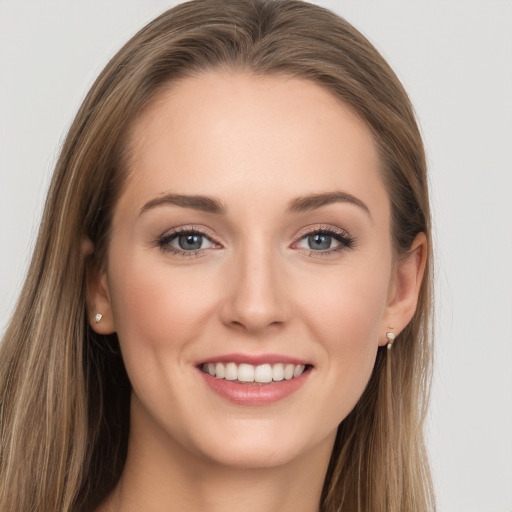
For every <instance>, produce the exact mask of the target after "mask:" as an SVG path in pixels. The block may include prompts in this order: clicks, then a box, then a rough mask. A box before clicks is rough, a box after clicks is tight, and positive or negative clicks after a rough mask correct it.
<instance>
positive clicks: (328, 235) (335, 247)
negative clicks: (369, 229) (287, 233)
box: [294, 228, 354, 254]
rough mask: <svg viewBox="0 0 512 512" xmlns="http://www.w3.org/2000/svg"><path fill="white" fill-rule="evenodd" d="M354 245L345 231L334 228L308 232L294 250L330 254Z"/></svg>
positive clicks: (295, 245)
mask: <svg viewBox="0 0 512 512" xmlns="http://www.w3.org/2000/svg"><path fill="white" fill-rule="evenodd" d="M353 245H354V239H353V238H352V237H350V236H349V235H348V234H347V233H346V232H345V231H343V230H338V229H334V228H322V229H316V230H314V231H310V232H309V233H307V234H306V235H304V236H302V237H301V238H300V240H299V241H298V242H296V244H294V248H298V249H305V250H306V251H309V252H310V253H317V254H322V253H325V254H331V253H334V252H338V251H341V250H344V249H348V248H350V247H352V246H353Z"/></svg>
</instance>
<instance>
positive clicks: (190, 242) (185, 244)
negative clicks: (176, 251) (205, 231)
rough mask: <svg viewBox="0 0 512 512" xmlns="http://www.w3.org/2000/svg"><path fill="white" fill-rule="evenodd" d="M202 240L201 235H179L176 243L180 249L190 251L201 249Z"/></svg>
mask: <svg viewBox="0 0 512 512" xmlns="http://www.w3.org/2000/svg"><path fill="white" fill-rule="evenodd" d="M202 238H203V237H202V236H201V235H181V236H180V237H179V239H178V242H179V245H180V248H181V249H185V250H189V251H190V250H195V249H200V248H201V245H202V242H203V240H202Z"/></svg>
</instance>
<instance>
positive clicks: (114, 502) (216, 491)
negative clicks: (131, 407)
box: [97, 419, 335, 512]
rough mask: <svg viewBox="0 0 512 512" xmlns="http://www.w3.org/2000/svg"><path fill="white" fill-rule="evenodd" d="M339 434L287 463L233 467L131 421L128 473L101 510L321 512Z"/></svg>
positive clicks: (116, 511)
mask: <svg viewBox="0 0 512 512" xmlns="http://www.w3.org/2000/svg"><path fill="white" fill-rule="evenodd" d="M146 427H147V426H146ZM143 432H144V435H141V434H142V433H143ZM153 434H154V433H153ZM334 436H335V433H333V435H332V438H329V439H326V440H324V441H322V443H321V444H320V445H317V446H315V447H313V448H312V449H311V450H309V451H307V452H305V453H303V454H301V455H300V456H298V457H297V458H295V459H294V460H292V461H290V462H288V463H286V464H282V465H279V466H274V467H265V468H261V467H259V468H247V467H233V466H225V465H222V464H219V463H216V462H215V461H212V460H209V459H207V458H205V457H204V456H201V455H198V454H195V453H193V452H191V451H190V450H188V449H187V448H186V447H183V446H182V445H181V444H179V443H177V442H176V441H175V440H173V439H172V438H169V437H168V436H166V439H165V441H163V439H162V438H161V437H160V436H159V435H147V429H146V428H145V426H144V425H142V424H140V425H137V422H134V421H133V419H132V423H131V432H130V441H129V448H128V457H127V461H126V465H125V468H124V470H123V474H122V476H121V479H120V481H119V483H118V485H117V486H116V488H115V489H114V491H113V493H112V494H111V495H110V496H109V498H108V499H107V500H106V501H105V503H104V504H103V505H102V506H101V507H100V508H99V509H98V511H97V512H132V511H133V512H135V511H137V512H138V511H140V510H144V511H147V512H175V511H180V512H199V511H205V510H206V511H208V512H221V511H222V512H225V511H226V510H243V511H244V512H261V511H262V510H264V511H265V512H278V511H279V512H288V511H290V512H292V511H293V512H317V511H318V510H319V506H320V497H321V492H322V487H323V482H324V478H325V473H326V471H327V465H328V463H329V458H330V454H331V451H332V446H333V443H334Z"/></svg>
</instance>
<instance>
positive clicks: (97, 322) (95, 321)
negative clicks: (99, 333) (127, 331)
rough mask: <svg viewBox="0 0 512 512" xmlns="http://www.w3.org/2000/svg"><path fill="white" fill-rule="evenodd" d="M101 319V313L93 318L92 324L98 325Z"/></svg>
mask: <svg viewBox="0 0 512 512" xmlns="http://www.w3.org/2000/svg"><path fill="white" fill-rule="evenodd" d="M102 318H103V315H102V314H101V313H96V315H95V316H94V320H93V322H94V323H95V324H99V323H100V320H101V319H102Z"/></svg>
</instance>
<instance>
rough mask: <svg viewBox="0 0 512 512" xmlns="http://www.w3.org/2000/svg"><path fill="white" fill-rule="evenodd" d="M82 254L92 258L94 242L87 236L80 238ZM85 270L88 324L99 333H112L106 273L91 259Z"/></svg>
mask: <svg viewBox="0 0 512 512" xmlns="http://www.w3.org/2000/svg"><path fill="white" fill-rule="evenodd" d="M82 254H83V255H84V257H86V258H88V259H89V260H92V258H91V256H92V255H93V254H94V244H93V243H92V242H91V241H90V240H89V239H88V238H84V239H83V240H82ZM86 272H87V291H86V302H87V318H88V319H89V324H90V326H91V327H92V329H93V330H94V331H96V332H97V333H99V334H112V333H113V332H115V330H116V329H115V324H114V316H113V314H112V306H111V299H110V291H109V286H108V279H107V274H106V272H105V271H100V270H99V269H98V268H97V266H96V265H95V264H94V263H93V262H92V261H90V263H89V264H88V265H87V270H86Z"/></svg>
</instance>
